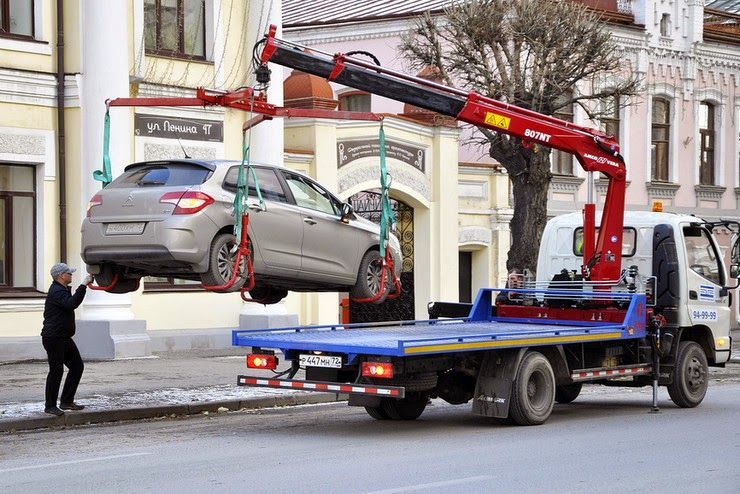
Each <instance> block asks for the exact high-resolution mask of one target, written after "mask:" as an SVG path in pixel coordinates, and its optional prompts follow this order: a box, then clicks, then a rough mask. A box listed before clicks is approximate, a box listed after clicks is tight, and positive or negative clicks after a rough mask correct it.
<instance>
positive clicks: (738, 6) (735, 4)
mask: <svg viewBox="0 0 740 494" xmlns="http://www.w3.org/2000/svg"><path fill="white" fill-rule="evenodd" d="M704 7H705V8H707V9H714V10H723V11H725V12H730V13H732V14H740V0H713V1H709V2H707V3H706V4H705V5H704Z"/></svg>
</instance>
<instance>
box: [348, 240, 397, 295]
mask: <svg viewBox="0 0 740 494" xmlns="http://www.w3.org/2000/svg"><path fill="white" fill-rule="evenodd" d="M382 271H383V258H382V257H380V253H379V252H378V251H377V250H369V251H367V252H365V255H364V256H363V257H362V261H361V262H360V269H358V271H357V281H356V282H355V286H354V287H352V290H351V292H350V295H351V296H352V298H354V299H363V298H371V297H374V296H375V294H376V293H378V291H379V290H380V276H381V273H382ZM389 281H390V280H388V275H386V280H385V293H384V294H383V295H381V297H380V298H379V299H378V300H376V301H375V302H374V303H376V304H382V303H383V302H385V298H386V297H387V296H388V293H390V288H391V284H392V282H391V283H389Z"/></svg>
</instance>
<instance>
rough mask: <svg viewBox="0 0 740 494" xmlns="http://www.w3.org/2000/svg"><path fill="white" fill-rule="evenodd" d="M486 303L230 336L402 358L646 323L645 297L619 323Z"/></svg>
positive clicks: (245, 342) (548, 341)
mask: <svg viewBox="0 0 740 494" xmlns="http://www.w3.org/2000/svg"><path fill="white" fill-rule="evenodd" d="M485 304H487V306H488V307H491V305H490V293H488V296H486V295H485V294H483V295H482V296H481V295H480V294H479V297H478V300H476V303H475V304H474V306H473V308H472V309H471V316H470V317H468V318H463V319H435V320H427V321H405V322H396V323H375V324H370V325H367V324H350V325H339V324H337V325H327V326H302V327H287V328H276V329H269V330H237V331H234V332H233V334H232V343H233V345H235V346H250V347H260V348H273V349H279V350H281V351H282V352H283V353H285V354H289V353H291V352H293V351H322V352H331V353H342V354H348V355H349V356H350V358H349V360H350V361H351V360H353V358H354V356H355V355H358V354H364V355H386V356H395V357H402V356H411V355H429V354H441V353H451V352H460V351H476V350H489V349H498V348H513V347H521V346H539V345H553V344H565V343H585V342H593V341H605V340H619V339H629V338H641V337H643V336H644V335H645V327H644V323H641V322H640V319H639V318H638V317H636V315H637V312H639V311H644V308H645V298H644V295H634V296H633V298H632V300H631V302H630V305H629V308H628V309H627V311H626V316H625V319H624V321H623V322H622V323H621V324H619V323H604V322H590V321H554V320H542V321H523V320H517V319H511V318H496V317H491V316H490V315H488V316H480V314H481V311H480V310H479V309H476V308H477V307H480V306H481V305H483V306H485ZM476 311H477V312H476ZM488 313H489V314H490V309H489V310H488ZM476 314H477V315H476ZM642 320H644V315H643V318H642Z"/></svg>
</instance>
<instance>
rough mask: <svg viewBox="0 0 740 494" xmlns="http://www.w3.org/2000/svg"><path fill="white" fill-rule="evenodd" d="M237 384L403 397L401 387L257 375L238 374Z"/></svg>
mask: <svg viewBox="0 0 740 494" xmlns="http://www.w3.org/2000/svg"><path fill="white" fill-rule="evenodd" d="M239 384H241V385H244V386H260V387H265V388H290V389H303V390H308V391H330V392H334V393H354V394H366V395H380V396H394V397H398V398H402V397H403V393H402V388H392V387H378V386H358V385H356V384H332V383H321V382H310V381H288V380H282V379H260V378H257V377H246V376H239Z"/></svg>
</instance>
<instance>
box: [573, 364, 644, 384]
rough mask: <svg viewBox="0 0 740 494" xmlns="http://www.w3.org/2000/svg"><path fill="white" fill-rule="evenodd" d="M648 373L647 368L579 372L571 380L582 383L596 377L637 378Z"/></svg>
mask: <svg viewBox="0 0 740 494" xmlns="http://www.w3.org/2000/svg"><path fill="white" fill-rule="evenodd" d="M648 373H650V367H649V366H640V367H630V368H625V369H608V370H599V371H581V372H575V373H573V374H571V376H570V377H571V379H573V380H574V381H582V380H584V379H594V378H598V377H619V376H637V375H640V374H648Z"/></svg>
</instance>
